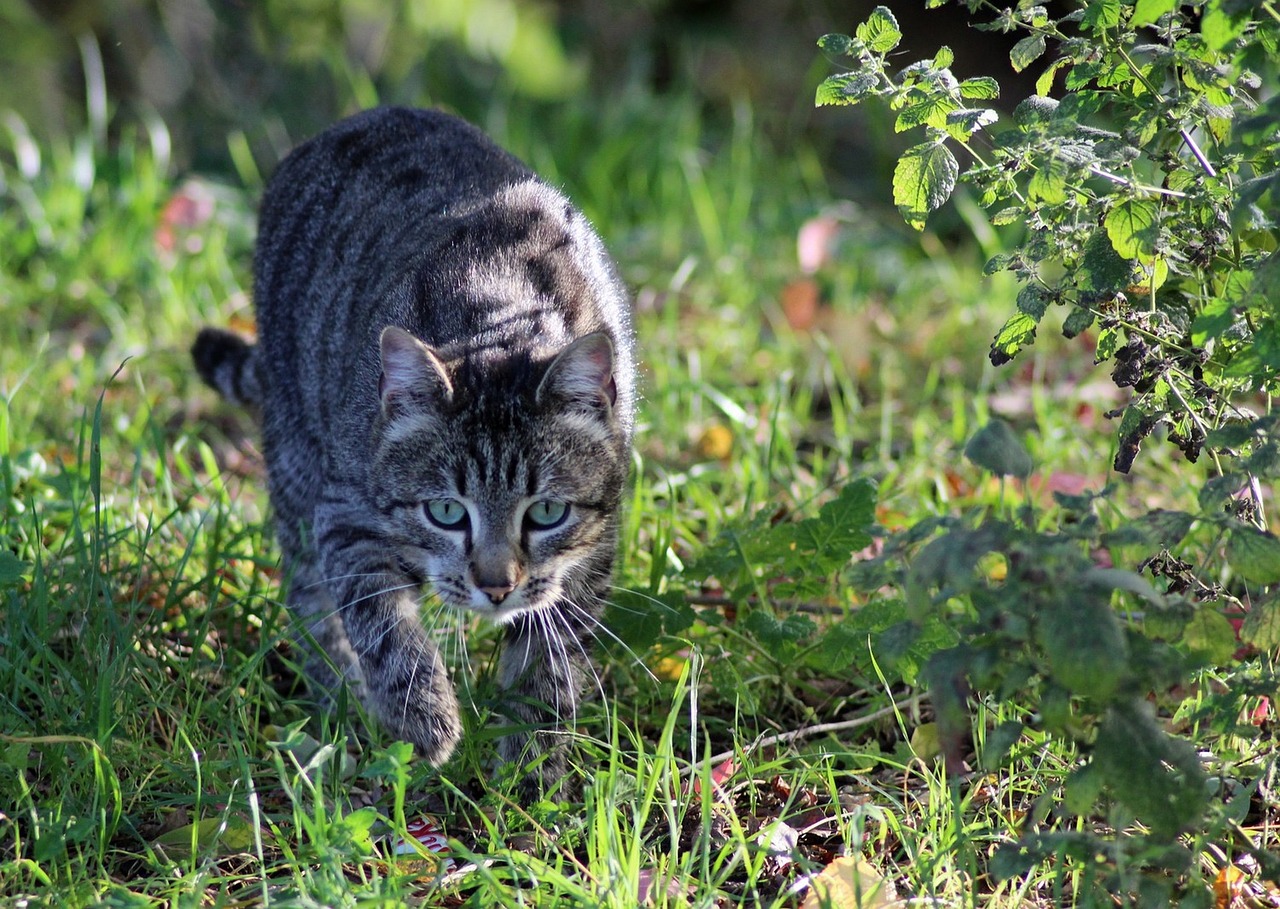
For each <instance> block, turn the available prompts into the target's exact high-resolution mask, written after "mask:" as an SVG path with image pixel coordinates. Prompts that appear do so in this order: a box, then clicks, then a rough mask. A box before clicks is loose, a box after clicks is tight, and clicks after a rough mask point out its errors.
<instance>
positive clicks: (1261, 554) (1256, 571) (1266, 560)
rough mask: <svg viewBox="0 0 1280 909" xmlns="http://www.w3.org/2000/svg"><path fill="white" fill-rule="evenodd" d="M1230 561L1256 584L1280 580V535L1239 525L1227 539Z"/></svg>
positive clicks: (1239, 571)
mask: <svg viewBox="0 0 1280 909" xmlns="http://www.w3.org/2000/svg"><path fill="white" fill-rule="evenodd" d="M1227 561H1228V562H1230V563H1231V567H1232V568H1234V569H1235V570H1236V571H1237V572H1238V573H1239V574H1240V575H1242V576H1243V577H1244V579H1245V580H1247V581H1252V582H1253V583H1254V584H1275V583H1280V537H1276V535H1275V534H1273V533H1267V532H1264V531H1261V530H1255V529H1253V528H1252V527H1237V528H1236V529H1235V530H1233V531H1231V539H1229V540H1228V541H1227Z"/></svg>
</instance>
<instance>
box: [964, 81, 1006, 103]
mask: <svg viewBox="0 0 1280 909" xmlns="http://www.w3.org/2000/svg"><path fill="white" fill-rule="evenodd" d="M960 97H961V98H967V99H968V100H970V101H990V100H991V99H992V98H999V97H1000V83H999V82H997V81H996V80H995V79H992V78H991V77H990V76H974V77H973V78H972V79H965V80H964V81H963V82H961V83H960Z"/></svg>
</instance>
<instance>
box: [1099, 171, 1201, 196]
mask: <svg viewBox="0 0 1280 909" xmlns="http://www.w3.org/2000/svg"><path fill="white" fill-rule="evenodd" d="M1089 173H1091V174H1093V175H1094V176H1096V177H1105V178H1106V179H1108V180H1110V181H1111V182H1112V183H1119V184H1120V185H1121V186H1127V187H1129V188H1130V189H1136V190H1138V191H1139V192H1144V193H1158V194H1159V195H1162V196H1172V197H1173V198H1175V199H1185V198H1186V197H1187V194H1186V193H1182V192H1178V191H1177V190H1176V189H1165V188H1164V187H1163V186H1147V185H1146V184H1145V183H1135V182H1134V181H1133V180H1130V179H1129V178H1128V177H1122V176H1120V175H1119V174H1113V173H1111V171H1109V170H1103V169H1102V168H1101V167H1098V165H1096V164H1092V165H1090V166H1089Z"/></svg>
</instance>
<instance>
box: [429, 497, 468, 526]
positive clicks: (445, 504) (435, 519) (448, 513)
mask: <svg viewBox="0 0 1280 909" xmlns="http://www.w3.org/2000/svg"><path fill="white" fill-rule="evenodd" d="M426 512H427V518H428V519H429V520H430V521H431V523H432V524H435V525H436V526H437V527H442V528H444V529H445V530H457V529H458V528H459V527H461V526H462V525H463V524H465V523H466V521H467V509H466V508H464V507H463V505H462V503H461V502H459V501H458V500H457V499H432V500H431V501H429V502H427V504H426Z"/></svg>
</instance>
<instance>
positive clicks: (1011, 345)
mask: <svg viewBox="0 0 1280 909" xmlns="http://www.w3.org/2000/svg"><path fill="white" fill-rule="evenodd" d="M1036 324H1037V323H1036V320H1035V319H1034V318H1033V317H1031V316H1029V315H1027V314H1026V313H1025V312H1018V313H1014V314H1013V315H1012V316H1010V317H1009V321H1008V322H1005V323H1004V325H1003V326H1002V327H1001V328H1000V331H999V332H997V333H996V337H995V340H994V341H992V342H991V352H990V353H989V354H988V358H989V359H990V360H991V363H992V365H993V366H1002V365H1003V364H1005V363H1008V362H1009V361H1010V360H1012V359H1013V358H1014V357H1015V356H1016V355H1017V353H1018V351H1020V350H1022V348H1024V347H1026V346H1027V345H1028V344H1032V343H1034V342H1035V339H1036Z"/></svg>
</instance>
